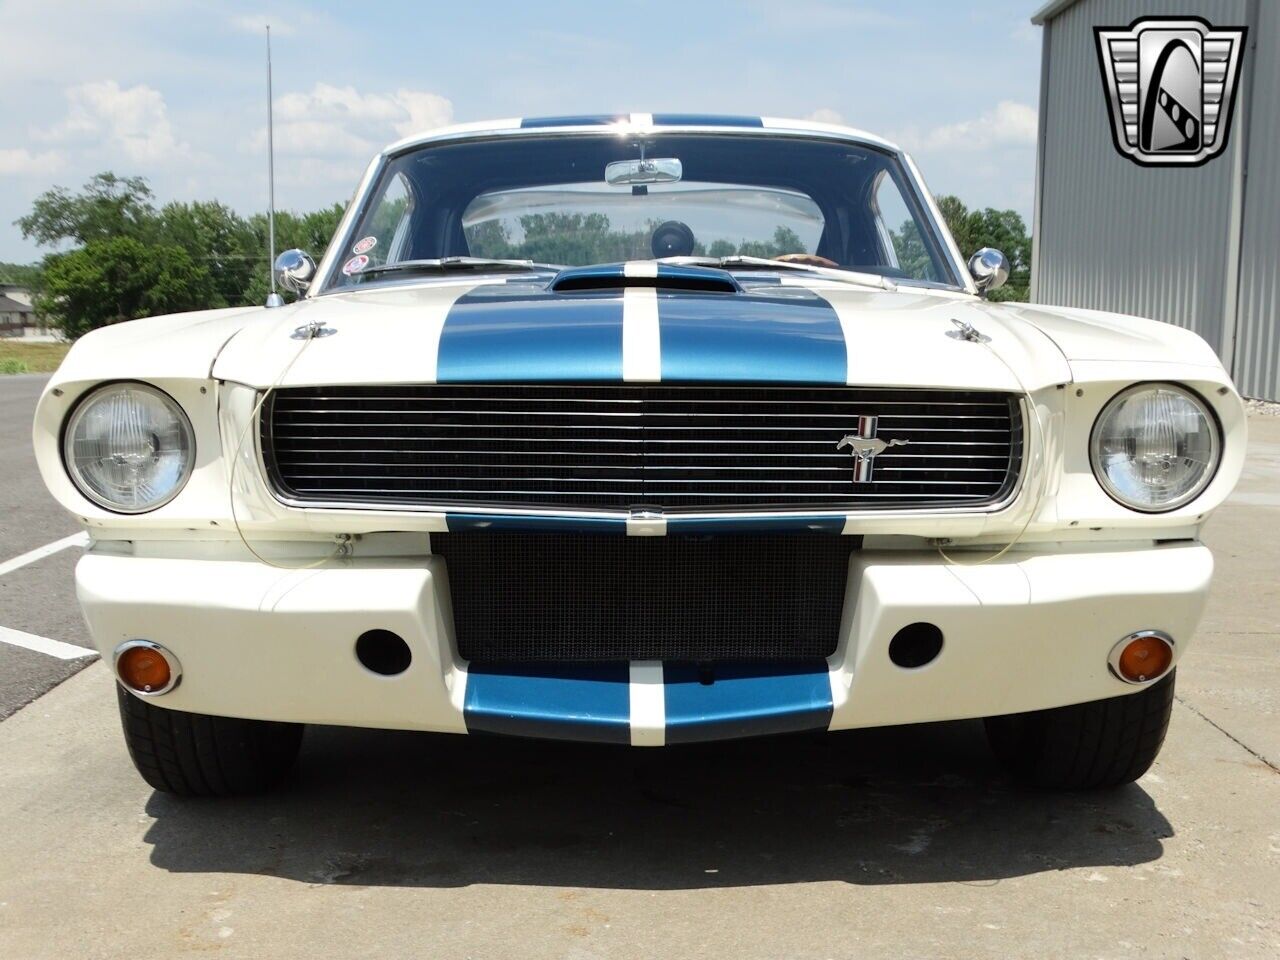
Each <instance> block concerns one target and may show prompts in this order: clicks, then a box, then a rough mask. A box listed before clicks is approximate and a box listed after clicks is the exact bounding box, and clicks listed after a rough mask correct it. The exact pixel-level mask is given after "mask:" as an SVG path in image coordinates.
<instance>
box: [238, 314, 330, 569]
mask: <svg viewBox="0 0 1280 960" xmlns="http://www.w3.org/2000/svg"><path fill="white" fill-rule="evenodd" d="M333 332H334V331H332V330H330V329H328V328H326V327H324V326H323V325H322V324H319V323H309V324H304V325H303V326H301V327H298V329H296V330H295V331H293V333H292V334H291V336H292V338H293V339H295V340H301V341H302V343H301V345H300V346H299V347H298V350H297V352H296V353H295V354H294V355H293V357H292V358H291V359H290V360H289V362H288V363H286V364H285V365H284V369H283V370H281V371H280V375H279V376H278V377H276V379H275V382H274V383H272V384H271V386H269V387H267V389H266V390H264V391H263V393H262V396H261V397H259V398H258V402H257V403H256V404H255V405H254V407H253V410H252V412H250V414H249V419H248V420H247V421H246V422H245V425H244V429H243V430H242V431H240V439H239V441H237V443H236V449H235V454H234V455H233V456H232V458H231V470H230V471H228V473H229V476H228V478H227V495H228V499H229V500H230V504H231V523H232V524H233V525H234V526H235V528H236V535H237V536H239V537H240V542H241V543H243V544H244V548H245V549H246V550H248V551H249V552H250V553H251V554H253V555H254V556H255V557H257V558H258V560H259V561H261V562H262V563H265V564H266V565H267V566H269V567H275V568H276V569H277V570H313V569H315V568H316V567H320V566H323V565H324V564H326V563H328V562H329V561H331V560H336V559H338V558H339V557H343V556H346V555H347V554H348V553H349V552H350V551H351V546H350V540H351V537H350V536H349V535H348V534H345V533H344V534H341V535H339V536H338V537H337V540H338V544H337V546H336V547H335V548H334V550H333V552H332V553H330V554H328V555H327V556H323V557H321V558H320V559H319V560H316V561H314V562H312V563H308V564H305V565H303V566H300V567H293V566H289V565H288V564H284V563H276V562H275V561H274V560H269V559H268V558H266V557H264V556H263V555H262V554H260V553H259V552H258V551H257V550H255V549H254V548H253V545H252V544H251V543H249V540H248V538H247V537H246V536H245V535H244V530H243V529H242V528H241V526H240V518H239V517H238V516H237V515H236V467H237V466H239V464H240V454H241V453H242V452H243V450H244V442H245V440H246V439H248V436H249V431H250V430H252V429H253V425H254V424H255V423H257V422H258V415H259V414H260V413H261V412H262V407H263V405H264V404H265V403H266V402H267V398H268V397H270V396H271V394H272V393H274V392H275V390H276V388H277V387H279V386H280V384H281V383H283V382H284V378H285V377H287V376H288V375H289V371H290V370H292V369H293V365H294V364H295V363H297V362H298V359H299V358H300V357H301V356H302V354H303V353H304V352H305V351H306V349H307V347H309V346H311V341H313V340H315V339H316V338H318V337H323V336H328V335H329V334H330V333H333Z"/></svg>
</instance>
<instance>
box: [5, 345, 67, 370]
mask: <svg viewBox="0 0 1280 960" xmlns="http://www.w3.org/2000/svg"><path fill="white" fill-rule="evenodd" d="M70 349H71V344H69V343H24V342H23V341H21V340H10V339H7V338H3V339H0V374H5V373H52V372H53V371H54V370H56V369H58V364H60V363H61V362H62V358H63V357H65V356H66V355H67V351H68V350H70Z"/></svg>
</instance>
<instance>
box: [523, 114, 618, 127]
mask: <svg viewBox="0 0 1280 960" xmlns="http://www.w3.org/2000/svg"><path fill="white" fill-rule="evenodd" d="M630 119H631V114H629V113H584V114H579V115H577V116H565V117H525V118H524V119H522V120H521V121H520V127H521V128H522V129H524V128H533V127H600V126H605V125H606V124H610V123H626V122H627V121H628V120H630Z"/></svg>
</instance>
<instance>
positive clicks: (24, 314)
mask: <svg viewBox="0 0 1280 960" xmlns="http://www.w3.org/2000/svg"><path fill="white" fill-rule="evenodd" d="M31 299H32V297H31V291H30V290H28V289H27V288H26V287H23V286H20V285H18V284H16V283H0V337H28V338H33V339H37V340H53V339H57V338H56V336H55V331H52V330H50V329H49V327H47V326H46V325H45V324H44V322H43V321H42V319H41V318H40V317H39V316H38V315H37V314H36V311H35V308H34V307H33V306H32V303H31Z"/></svg>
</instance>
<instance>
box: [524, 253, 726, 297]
mask: <svg viewBox="0 0 1280 960" xmlns="http://www.w3.org/2000/svg"><path fill="white" fill-rule="evenodd" d="M628 287H649V288H656V289H658V290H679V291H681V292H685V293H742V287H741V285H740V284H739V283H738V281H737V280H735V279H734V278H733V274H731V273H729V272H728V271H727V270H716V269H715V268H713V267H686V266H678V265H676V264H668V263H656V262H654V261H651V260H642V261H638V262H635V263H608V264H601V265H599V266H591V267H570V268H569V269H568V270H561V271H560V272H559V273H557V274H556V276H555V279H553V280H552V281H551V285H550V286H549V287H548V288H547V289H548V290H550V291H551V292H552V293H574V292H577V291H582V290H625V289H627V288H628Z"/></svg>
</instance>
